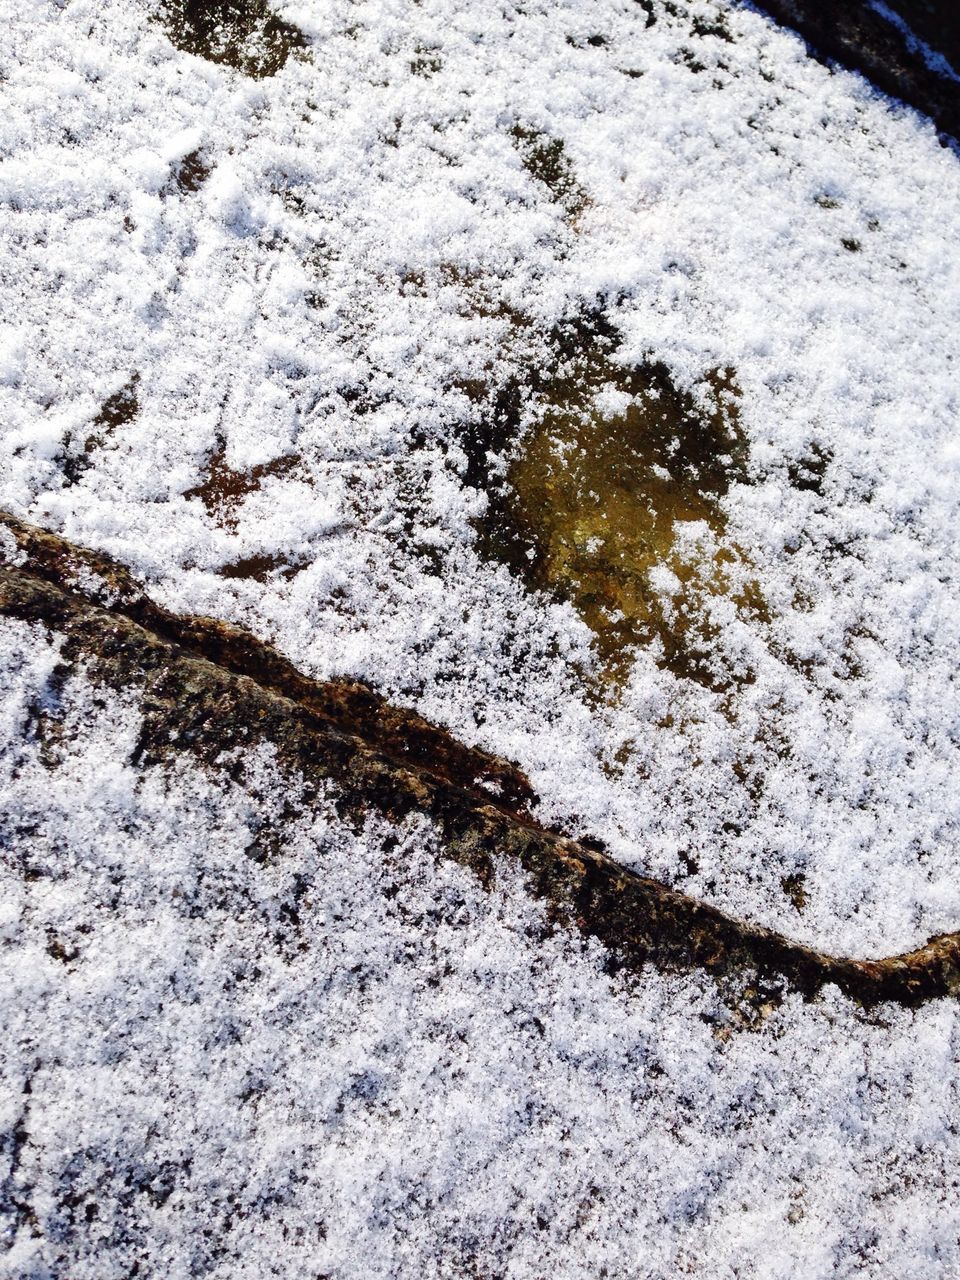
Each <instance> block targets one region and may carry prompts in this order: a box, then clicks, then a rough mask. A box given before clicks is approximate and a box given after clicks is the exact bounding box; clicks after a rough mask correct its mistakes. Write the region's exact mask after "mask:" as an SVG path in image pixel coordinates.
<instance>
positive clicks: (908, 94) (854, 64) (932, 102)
mask: <svg viewBox="0 0 960 1280" xmlns="http://www.w3.org/2000/svg"><path fill="white" fill-rule="evenodd" d="M757 7H758V8H760V9H765V10H766V11H767V12H768V13H769V14H770V15H771V16H772V17H773V18H775V19H776V20H777V22H780V23H782V24H783V25H784V26H788V27H793V29H794V30H795V31H798V32H799V33H800V35H802V36H803V38H804V39H805V40H806V41H807V42H808V44H809V45H810V46H811V48H812V50H813V52H814V53H815V54H817V55H819V56H820V57H822V58H826V59H830V60H833V61H835V62H839V63H841V64H842V65H843V66H845V67H849V68H850V69H851V70H854V71H859V72H861V73H862V74H863V75H865V76H866V77H867V78H868V79H870V80H871V81H872V82H873V83H874V84H875V85H876V86H877V88H878V89H881V90H882V91H883V92H884V93H888V94H890V95H891V96H892V97H894V98H899V99H900V100H901V101H902V102H906V103H907V104H908V105H909V106H912V107H916V109H917V110H918V111H922V112H923V113H924V115H927V116H929V117H930V119H931V120H932V121H933V122H934V124H935V125H936V126H937V128H938V130H940V131H941V133H943V134H947V135H949V137H950V138H952V139H953V140H954V141H956V140H958V139H960V85H958V84H957V82H956V80H952V79H950V78H949V76H947V75H941V74H940V73H939V72H938V71H937V70H935V69H934V68H932V67H931V66H929V65H928V64H927V61H926V60H925V59H924V57H923V54H922V53H921V52H920V51H919V50H917V49H916V48H911V42H910V41H909V40H908V39H907V38H906V37H905V36H904V34H903V33H902V32H901V31H900V30H898V28H897V27H896V26H895V25H894V24H893V23H891V22H889V21H888V20H887V19H886V18H885V17H883V15H882V14H880V13H878V12H877V10H876V9H874V8H872V7H871V5H870V4H869V2H868V0H846V3H842V4H837V3H833V2H831V0H758V6H757ZM888 7H889V8H890V9H891V10H892V11H894V12H895V13H896V14H897V16H898V17H900V18H901V19H902V20H903V21H904V22H905V23H906V25H907V26H908V27H909V28H911V29H912V30H913V31H914V32H916V35H917V37H918V38H919V39H921V40H923V41H924V42H925V43H926V44H927V45H928V46H930V47H932V48H933V50H934V51H935V52H936V53H937V54H940V55H941V56H942V57H943V58H944V59H945V60H946V61H947V62H949V63H951V64H952V65H953V67H954V69H955V70H960V10H958V9H957V6H956V5H955V4H952V3H947V2H946V0H891V3H890V4H889V6H888Z"/></svg>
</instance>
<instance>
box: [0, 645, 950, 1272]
mask: <svg viewBox="0 0 960 1280" xmlns="http://www.w3.org/2000/svg"><path fill="white" fill-rule="evenodd" d="M2 634H3V649H2V653H3V664H2V678H3V686H2V689H3V695H4V696H3V700H2V703H0V705H2V706H3V707H4V708H5V720H6V724H5V737H6V738H7V741H8V747H7V750H6V752H5V754H4V756H3V757H2V764H0V768H2V784H3V787H4V794H5V804H4V810H3V819H2V822H3V826H2V828H0V834H2V838H3V842H4V847H5V848H6V849H8V850H9V851H10V857H9V860H6V859H5V862H4V868H3V891H2V901H3V904H4V908H3V914H2V916H0V936H2V938H3V948H2V951H0V956H2V960H0V964H2V982H0V1006H2V1018H3V1024H4V1026H5V1028H6V1029H7V1034H6V1036H5V1038H4V1041H3V1044H2V1046H0V1063H2V1079H3V1086H2V1091H0V1109H2V1114H3V1116H4V1123H5V1125H6V1126H7V1128H8V1132H10V1131H13V1132H16V1131H17V1126H18V1125H22V1128H23V1129H25V1130H26V1132H27V1133H28V1134H29V1140H28V1141H27V1142H26V1143H23V1144H22V1145H21V1146H20V1148H19V1152H18V1154H17V1157H16V1161H15V1162H14V1167H13V1168H11V1167H10V1164H11V1161H10V1155H9V1153H10V1146H9V1144H8V1146H7V1148H6V1154H5V1159H6V1162H7V1163H6V1165H5V1167H4V1168H3V1177H4V1178H5V1181H4V1183H3V1185H4V1187H5V1188H6V1190H7V1194H8V1195H10V1196H11V1197H12V1199H13V1202H14V1203H15V1204H17V1205H19V1206H20V1212H19V1214H18V1215H17V1218H16V1221H11V1222H10V1223H9V1225H8V1226H6V1227H5V1230H6V1231H7V1235H6V1237H5V1238H4V1244H5V1246H6V1247H7V1248H8V1250H9V1252H7V1254H6V1258H5V1266H6V1271H5V1274H8V1275H10V1276H17V1277H27V1276H31V1277H48V1276H59V1275H66V1274H69V1275H70V1276H75V1277H77V1278H78V1280H83V1278H84V1277H91V1278H92V1277H96V1280H108V1278H109V1277H126V1276H128V1275H130V1274H132V1273H134V1264H136V1266H137V1267H138V1268H139V1271H138V1272H137V1274H141V1275H156V1276H164V1277H181V1276H182V1277H187V1276H194V1275H209V1276H212V1277H220V1276H223V1277H226V1276H230V1277H235V1276H251V1277H253V1276H268V1275H278V1276H287V1275H301V1274H310V1275H314V1274H320V1275H331V1276H333V1275H335V1276H343V1277H351V1276H356V1277H358V1278H359V1277H368V1276H376V1277H388V1276H398V1277H408V1276H438V1277H439V1276H450V1275H462V1274H464V1273H467V1274H469V1273H470V1271H471V1269H475V1270H476V1271H477V1272H478V1273H479V1274H482V1275H489V1276H510V1277H536V1276H542V1275H544V1274H545V1273H547V1272H548V1271H551V1272H553V1271H555V1272H556V1273H557V1274H560V1275H562V1276H565V1277H566V1276H571V1277H575V1276H577V1277H578V1276H584V1277H586V1276H597V1275H606V1276H608V1277H635V1276H649V1277H654V1276H656V1277H661V1276H663V1277H666V1276H672V1275H676V1274H678V1273H684V1274H690V1275H702V1276H705V1277H711V1278H712V1277H716V1276H728V1275H729V1276H736V1275H756V1276H765V1277H784V1278H786V1277H790V1280H796V1278H799V1277H817V1278H819V1277H825V1276H828V1275H829V1276H845V1275H854V1274H855V1275H858V1276H876V1277H883V1276H889V1275H890V1274H892V1273H894V1272H895V1273H896V1274H897V1275H902V1276H908V1277H909V1276H913V1277H918V1278H920V1277H923V1278H924V1280H926V1278H927V1277H930V1276H933V1275H937V1276H948V1275H952V1274H955V1272H956V1269H957V1267H958V1265H960V1238H958V1233H960V1214H958V1209H957V1205H958V1203H960V1198H958V1196H957V1194H956V1191H957V1180H958V1173H960V1169H958V1162H957V1132H956V1121H955V1117H956V1114H957V1104H958V1101H960V1099H958V1097H957V1077H956V1071H955V1061H956V1054H957V1050H958V1048H960V1025H958V1020H957V1015H956V1007H955V1004H954V1003H953V1002H939V1003H937V1004H932V1005H929V1006H927V1007H926V1008H924V1009H922V1010H920V1011H918V1012H916V1013H907V1012H905V1011H903V1010H898V1009H887V1008H884V1009H882V1010H881V1011H879V1012H878V1013H877V1014H875V1015H873V1016H866V1015H865V1014H864V1013H863V1012H862V1011H858V1010H857V1009H856V1008H855V1007H854V1006H852V1005H850V1004H849V1003H848V1002H846V1001H844V1000H843V999H842V998H841V997H839V996H838V995H836V993H831V992H829V991H828V992H827V993H826V994H825V995H824V996H823V997H822V998H821V999H819V1000H818V1001H816V1002H813V1003H807V1004H804V1003H803V1002H802V1001H800V1000H799V999H790V1000H788V1001H787V1003H786V1004H785V1005H783V1006H782V1007H781V1008H779V1009H775V1010H773V1011H771V1012H770V1013H769V1014H768V1016H767V1017H766V1018H765V1019H763V1020H760V1021H758V1022H756V1023H755V1024H751V1023H750V1022H746V1023H744V1022H743V1021H742V1019H741V1018H739V1017H738V1015H737V1013H736V1012H735V1010H732V1009H731V1007H729V1006H728V1005H727V1004H726V1003H725V1002H724V998H723V994H722V993H721V992H719V991H718V990H717V989H716V988H715V987H714V985H713V984H712V983H710V982H705V981H704V979H703V978H702V977H701V976H699V975H696V974H693V975H690V976H687V977H680V976H677V977H672V978H668V977H665V976H662V975H658V974H656V973H654V972H650V973H646V974H644V975H643V976H642V977H641V978H640V979H638V980H636V981H634V982H631V983H630V984H624V983H622V982H618V981H612V980H611V979H610V978H609V977H606V976H605V975H604V973H603V970H602V967H601V957H600V955H599V953H598V949H597V948H593V947H590V946H587V945H585V944H584V943H582V942H581V941H578V940H576V939H575V938H573V937H571V936H569V935H568V934H566V933H563V932H560V933H556V932H551V931H550V929H549V928H548V927H546V926H545V924H544V922H543V919H542V916H541V914H540V912H539V909H538V908H537V907H536V906H535V905H534V903H533V902H532V900H531V899H530V898H529V897H528V896H527V895H526V894H525V892H524V889H523V885H522V883H521V881H520V879H519V877H518V876H517V875H516V873H515V871H514V870H513V869H512V868H511V867H509V866H503V867H501V868H500V869H499V871H498V878H497V887H496V889H495V890H494V891H493V892H492V893H486V892H485V891H483V890H482V889H481V888H480V886H479V884H478V883H477V882H476V881H474V880H472V879H471V878H470V876H469V875H468V874H467V873H466V872H464V871H463V870H462V869H460V868H458V867H455V866H454V865H453V864H451V863H449V862H444V861H442V860H441V859H439V858H438V856H437V851H436V849H435V842H434V840H433V837H432V835H431V832H430V831H429V829H427V828H426V826H425V824H424V823H423V822H422V821H419V820H418V821H413V822H411V823H410V824H409V825H407V826H405V827H404V828H399V829H397V828H390V827H388V826H387V825H386V824H385V823H384V822H382V821H380V820H378V819H376V818H375V817H373V816H371V818H370V820H369V821H368V822H367V824H366V825H365V827H364V828H363V829H362V830H360V831H356V830H351V829H350V828H348V827H346V826H344V825H343V824H342V823H341V822H340V821H339V820H338V819H336V817H335V816H334V815H333V812H332V808H331V810H330V811H329V812H327V811H325V810H324V809H323V807H322V806H321V807H318V808H312V809H310V810H308V811H306V812H304V811H302V810H301V812H300V813H299V815H298V816H295V817H294V818H292V819H290V818H287V819H286V820H285V821H284V823H283V826H282V827H280V828H277V830H278V831H279V834H280V840H279V843H278V844H276V845H271V844H270V841H269V838H265V832H267V833H268V832H269V823H270V818H271V816H272V817H273V818H274V820H276V819H277V817H278V816H279V815H280V813H281V811H282V809H283V806H284V804H286V805H287V806H288V807H289V808H292V809H293V810H296V808H297V786H296V779H291V778H288V777H281V776H278V774H277V771H276V768H275V766H274V765H273V764H272V762H271V760H270V758H269V755H268V754H266V753H263V754H261V756H260V758H259V759H257V760H251V761H249V762H248V766H249V767H248V768H247V770H246V776H245V779H244V781H243V783H238V782H236V781H231V779H230V777H229V773H228V771H227V770H224V771H201V770H200V768H199V767H198V766H196V765H195V764H192V763H191V762H190V761H188V760H179V761H177V763H176V764H174V765H170V766H166V767H161V766H152V767H149V768H146V769H138V768H136V767H135V766H133V765H132V764H131V763H130V752H131V749H132V746H133V744H134V743H135V741H136V737H137V730H138V724H139V715H138V711H137V706H136V700H135V697H134V696H133V693H132V692H131V694H130V695H129V696H125V697H124V698H120V697H118V696H117V695H116V694H112V693H108V692H107V691H105V690H103V689H100V688H97V687H96V686H95V685H94V684H93V683H92V682H91V681H90V680H89V679H87V678H86V677H85V676H84V675H83V674H82V673H78V674H75V675H74V676H72V677H70V679H69V680H68V681H67V682H66V683H65V684H64V685H63V687H62V689H61V692H60V698H59V703H58V704H56V705H51V706H48V718H47V720H46V728H45V731H42V730H41V728H40V727H39V723H40V722H39V721H38V719H37V713H36V707H37V704H38V701H40V700H43V699H44V697H45V691H46V697H47V702H48V703H49V690H50V687H51V686H50V677H51V671H52V670H53V667H54V666H55V664H56V661H57V647H56V644H55V643H52V642H51V639H50V638H48V637H46V636H45V635H44V634H43V631H42V629H39V628H34V627H31V626H28V625H26V624H22V623H9V622H6V623H4V624H3V628H2ZM30 707H33V708H34V711H33V716H32V720H31V719H28V709H29V708H30ZM29 724H32V725H33V728H32V729H30V728H29V727H28V725H29ZM54 728H55V729H56V730H57V732H56V733H54V732H53V729H54ZM267 848H269V849H270V850H271V851H270V852H269V853H268V855H267V856H266V857H265V856H264V851H265V850H266V849H267ZM214 851H215V852H214ZM24 870H29V874H28V875H27V876H24V874H23V872H24ZM812 1063H816V1069H815V1070H812V1069H811V1064H812ZM12 1218H13V1215H11V1219H12Z"/></svg>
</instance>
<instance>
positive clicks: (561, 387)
mask: <svg viewBox="0 0 960 1280" xmlns="http://www.w3.org/2000/svg"><path fill="white" fill-rule="evenodd" d="M551 345H552V346H553V348H554V351H555V353H556V366H555V372H553V373H550V374H548V375H546V376H542V375H541V377H540V379H539V383H540V385H539V386H537V387H536V388H535V390H536V391H537V392H538V393H539V396H538V398H539V400H540V403H541V404H542V406H543V412H542V417H541V418H540V419H539V421H538V423H537V424H536V426H535V427H534V428H533V429H532V430H530V431H529V432H528V434H527V435H526V436H524V437H523V439H522V440H521V442H520V445H519V448H517V447H516V446H514V452H513V453H512V456H510V457H509V461H508V465H507V472H506V481H505V483H503V484H502V485H501V486H500V487H499V489H495V490H494V491H493V493H492V496H491V501H490V504H489V507H488V510H487V513H486V515H485V517H484V519H483V521H482V525H481V528H480V549H481V551H482V552H483V553H484V554H486V555H487V556H489V557H491V558H493V559H496V560H499V561H500V562H501V563H505V564H506V565H508V567H509V568H510V569H511V570H513V572H515V573H516V574H517V575H518V576H519V577H521V578H522V579H523V581H524V582H525V583H526V584H527V585H528V586H529V587H530V588H531V589H538V590H543V591H547V592H549V593H551V594H552V595H554V596H555V597H557V598H560V599H566V600H569V601H571V602H572V603H573V605H574V606H575V608H576V609H577V611H578V613H579V614H580V616H581V617H582V618H583V620H584V621H585V622H586V623H587V625H588V626H589V627H590V629H591V630H592V631H593V633H594V635H595V637H596V647H597V650H598V653H599V655H600V657H601V659H602V661H603V663H604V666H605V668H606V671H607V673H608V674H609V675H611V676H614V677H622V676H623V675H625V674H626V671H627V670H628V668H629V663H630V651H631V650H632V649H633V647H634V646H637V645H650V644H656V645H657V647H658V656H659V660H660V662H661V664H662V665H664V666H666V667H668V668H670V669H671V670H673V671H674V672H675V673H676V674H678V675H684V676H687V677H690V678H692V679H695V680H698V681H699V682H700V683H704V684H707V685H708V686H709V687H711V688H724V687H726V686H727V684H728V683H729V682H728V681H725V680H723V679H720V678H719V677H718V675H717V673H716V672H715V671H714V670H713V668H712V667H711V666H710V664H709V662H708V649H709V642H710V639H711V633H710V629H709V627H708V626H707V623H706V618H705V613H704V605H705V603H706V599H707V597H709V596H716V595H724V596H727V597H728V598H729V599H732V600H733V601H734V603H735V604H736V605H737V607H738V608H739V609H741V610H743V611H745V612H752V613H754V614H761V615H762V613H763V601H762V597H761V595H760V592H759V590H758V589H757V587H756V585H755V584H753V583H751V582H749V575H748V574H746V573H744V571H743V564H744V562H743V560H742V558H740V557H739V556H738V555H737V553H736V552H735V551H734V550H732V549H730V548H729V547H723V548H720V549H719V550H718V549H716V545H715V543H716V539H721V538H722V537H723V535H724V533H725V526H726V521H725V516H724V512H723V510H722V507H721V505H720V499H721V498H722V497H723V496H724V495H725V494H726V493H727V491H728V489H729V487H730V485H731V484H733V483H736V482H739V481H742V480H744V479H746V460H747V447H746V442H745V439H744V437H743V434H742V432H741V430H740V428H739V425H738V421H737V392H736V387H735V384H734V380H733V374H732V371H731V370H722V371H720V370H718V371H715V372H714V373H713V374H711V375H710V377H709V378H708V380H707V394H706V397H705V399H706V404H705V405H704V404H703V403H698V401H697V400H696V399H695V398H694V397H693V396H692V395H691V394H689V393H687V392H684V391H681V390H679V389H678V388H677V387H676V386H675V385H674V384H673V382H672V381H671V379H670V376H669V373H668V371H667V369H666V368H665V367H664V366H663V365H660V364H647V365H644V366H642V367H639V368H636V367H634V368H630V367H626V366H624V365H622V364H619V363H618V362H617V361H616V359H615V358H614V357H615V351H616V345H617V339H616V336H615V334H614V333H612V332H611V331H610V329H609V328H608V327H605V326H604V324H603V322H594V323H592V324H591V323H589V322H578V323H576V324H574V325H571V326H569V327H568V328H567V329H566V330H564V331H562V332H560V333H558V334H557V335H554V340H553V342H552V344H551ZM694 522H702V526H705V529H703V532H707V533H709V534H712V535H714V539H713V546H712V547H711V549H710V550H708V551H705V552H701V553H699V554H694V555H690V554H689V552H688V551H685V550H684V549H683V548H682V547H681V546H680V545H679V543H680V539H679V538H678V535H679V534H681V533H682V532H684V530H685V527H686V531H688V532H692V531H693V530H692V528H691V526H692V525H693V523H694ZM665 571H667V572H665ZM745 582H746V585H744V583H745Z"/></svg>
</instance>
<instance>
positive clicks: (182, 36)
mask: <svg viewBox="0 0 960 1280" xmlns="http://www.w3.org/2000/svg"><path fill="white" fill-rule="evenodd" d="M158 18H159V21H160V24H161V26H162V27H163V29H164V30H165V31H166V33H167V36H168V37H169V39H170V41H171V42H172V43H173V44H174V45H176V47H177V48H178V49H180V50H181V51H182V52H184V53H192V54H196V55H197V56H198V57H200V58H206V59H207V61H208V62H217V63H220V64H222V65H224V66H228V67H233V68H234V69H235V70H237V71H242V72H243V73H244V75H248V76H252V77H253V78H254V79H255V80H262V79H265V78H266V77H267V76H272V75H276V73H277V72H278V71H279V70H280V68H281V67H282V66H283V65H284V63H285V62H286V60H287V58H288V57H289V56H290V54H291V53H292V52H293V51H294V50H295V49H302V48H303V47H304V46H305V44H306V41H305V40H304V37H303V33H302V32H301V31H299V30H298V29H297V28H296V27H295V26H293V25H292V23H289V22H285V21H284V20H283V19H282V18H278V17H277V15H276V14H275V13H274V12H273V11H272V10H271V9H270V7H269V6H268V5H267V4H266V3H265V0H163V3H162V4H161V5H160V8H159V11H158Z"/></svg>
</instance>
